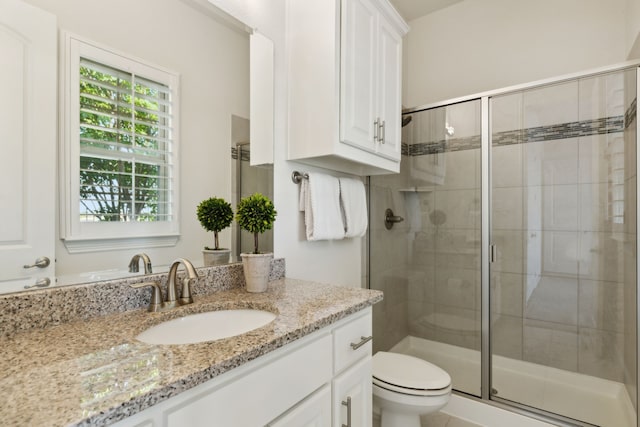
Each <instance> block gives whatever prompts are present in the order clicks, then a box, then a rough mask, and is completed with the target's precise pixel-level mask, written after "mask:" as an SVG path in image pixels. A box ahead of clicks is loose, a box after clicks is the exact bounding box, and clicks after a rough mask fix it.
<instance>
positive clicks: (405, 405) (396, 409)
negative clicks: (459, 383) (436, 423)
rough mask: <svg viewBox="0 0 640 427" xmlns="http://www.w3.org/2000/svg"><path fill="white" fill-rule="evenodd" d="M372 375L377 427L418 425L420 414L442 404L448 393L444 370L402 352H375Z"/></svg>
mask: <svg viewBox="0 0 640 427" xmlns="http://www.w3.org/2000/svg"><path fill="white" fill-rule="evenodd" d="M372 376H373V407H374V411H378V410H379V411H380V427H420V416H421V415H425V414H428V413H431V412H435V411H437V410H439V409H440V408H442V407H443V406H444V405H446V404H447V402H448V401H449V396H450V395H451V377H450V376H449V374H448V373H447V372H446V371H444V370H443V369H440V368H439V367H437V366H436V365H434V364H431V363H429V362H427V361H425V360H422V359H418V358H417V357H413V356H408V355H405V354H399V353H387V352H384V351H379V352H377V353H376V354H375V355H374V356H373V369H372Z"/></svg>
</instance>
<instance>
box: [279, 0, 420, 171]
mask: <svg viewBox="0 0 640 427" xmlns="http://www.w3.org/2000/svg"><path fill="white" fill-rule="evenodd" d="M407 30H408V27H407V25H406V23H405V22H404V21H403V20H402V18H401V17H400V15H398V13H397V12H396V11H395V9H393V7H392V6H391V5H390V4H389V3H388V2H387V1H386V0H342V1H326V0H324V1H323V0H313V1H305V2H299V1H290V2H289V3H288V6H287V37H288V40H287V42H288V54H289V55H288V76H289V160H297V161H300V162H305V163H310V164H313V165H317V166H321V167H325V168H329V169H334V170H337V171H342V172H347V173H352V174H356V175H375V174H382V173H389V172H398V171H399V169H400V148H401V143H400V128H401V126H400V120H401V119H400V114H401V108H402V107H401V77H402V37H403V36H404V34H406V32H407Z"/></svg>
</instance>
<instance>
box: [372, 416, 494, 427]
mask: <svg viewBox="0 0 640 427" xmlns="http://www.w3.org/2000/svg"><path fill="white" fill-rule="evenodd" d="M420 421H421V427H482V426H480V425H479V424H474V423H472V422H469V421H465V420H462V419H460V418H456V417H452V416H450V415H447V414H445V413H442V412H435V413H433V414H429V415H425V416H423V417H422V419H421V420H420ZM373 427H380V418H379V417H378V416H376V415H375V414H374V415H373Z"/></svg>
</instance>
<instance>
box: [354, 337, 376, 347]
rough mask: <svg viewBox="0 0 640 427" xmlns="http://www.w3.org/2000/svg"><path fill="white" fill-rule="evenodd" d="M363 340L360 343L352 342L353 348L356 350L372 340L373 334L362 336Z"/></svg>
mask: <svg viewBox="0 0 640 427" xmlns="http://www.w3.org/2000/svg"><path fill="white" fill-rule="evenodd" d="M360 339H361V341H360V342H359V343H351V348H352V349H354V350H357V349H359V348H360V347H362V346H363V345H365V344H366V343H368V342H369V341H371V340H372V339H373V335H369V336H368V337H362V336H361V337H360Z"/></svg>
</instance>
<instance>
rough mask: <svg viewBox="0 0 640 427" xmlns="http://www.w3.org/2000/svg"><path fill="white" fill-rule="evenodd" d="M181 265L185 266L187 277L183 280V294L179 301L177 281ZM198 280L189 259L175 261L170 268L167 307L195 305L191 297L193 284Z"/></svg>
mask: <svg viewBox="0 0 640 427" xmlns="http://www.w3.org/2000/svg"><path fill="white" fill-rule="evenodd" d="M180 264H182V265H184V268H185V270H186V271H187V275H186V277H185V278H184V279H182V292H181V294H180V299H177V298H176V296H177V295H178V290H177V289H176V281H177V280H178V267H179V266H180ZM197 278H198V273H196V269H195V268H194V267H193V264H191V262H190V261H189V260H187V259H184V258H178V259H176V260H175V261H173V264H171V268H169V277H168V278H167V298H165V305H166V306H167V307H168V308H171V307H175V306H177V305H185V304H191V303H193V297H192V296H191V283H192V281H193V280H196V279H197Z"/></svg>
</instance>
